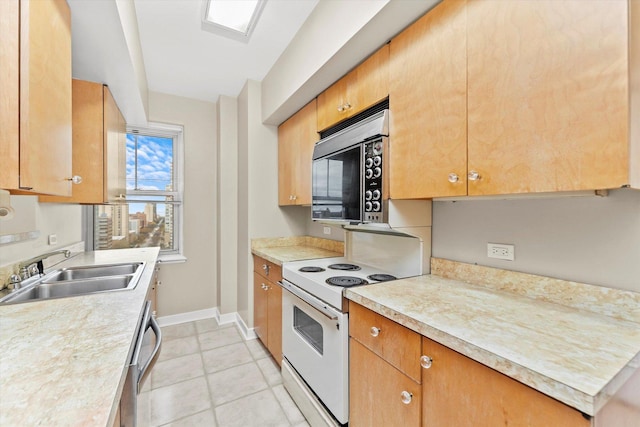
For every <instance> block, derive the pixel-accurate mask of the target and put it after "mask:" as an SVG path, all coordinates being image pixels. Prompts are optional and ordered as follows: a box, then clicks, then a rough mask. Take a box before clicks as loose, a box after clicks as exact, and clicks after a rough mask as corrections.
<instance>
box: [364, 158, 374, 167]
mask: <svg viewBox="0 0 640 427" xmlns="http://www.w3.org/2000/svg"><path fill="white" fill-rule="evenodd" d="M373 162H374V160H373V159H372V158H371V157H369V158H368V159H367V160H365V161H364V165H365V166H366V167H368V168H370V167H371V166H373Z"/></svg>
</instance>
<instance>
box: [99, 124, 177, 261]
mask: <svg viewBox="0 0 640 427" xmlns="http://www.w3.org/2000/svg"><path fill="white" fill-rule="evenodd" d="M181 150H182V128H181V127H177V126H169V125H159V124H155V125H153V126H151V127H149V128H129V129H127V144H126V164H127V177H126V183H127V192H126V202H125V203H122V204H113V205H100V206H95V207H94V208H93V248H94V250H100V249H122V248H139V247H149V246H159V247H160V254H161V256H162V257H163V259H168V260H170V258H171V256H175V255H180V254H181V252H182V251H181V249H182V245H181V239H180V237H181V224H182V222H181V217H182V190H183V188H182V174H181V172H182V166H181V163H180V160H181Z"/></svg>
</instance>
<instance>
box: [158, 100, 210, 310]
mask: <svg viewBox="0 0 640 427" xmlns="http://www.w3.org/2000/svg"><path fill="white" fill-rule="evenodd" d="M149 120H150V121H153V122H161V123H169V124H177V125H182V126H183V127H184V164H185V168H184V188H185V190H184V217H183V227H184V236H183V237H184V238H183V241H184V255H185V256H186V257H187V261H186V262H184V263H176V264H163V265H162V266H161V272H160V278H161V280H162V285H161V286H160V288H159V289H158V312H159V315H160V316H168V315H173V314H179V313H185V312H190V311H196V310H203V309H211V308H213V307H215V306H216V305H217V303H218V302H217V300H216V276H217V271H216V262H215V261H216V256H217V255H216V238H217V236H216V225H215V221H216V215H215V213H216V163H217V158H216V156H217V149H216V105H215V104H212V103H209V102H204V101H196V100H193V99H187V98H182V97H178V96H173V95H166V94H161V93H156V92H150V93H149Z"/></svg>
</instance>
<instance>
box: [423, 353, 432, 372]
mask: <svg viewBox="0 0 640 427" xmlns="http://www.w3.org/2000/svg"><path fill="white" fill-rule="evenodd" d="M432 364H433V359H432V358H430V357H429V356H420V366H422V367H423V368H424V369H429V368H430V367H431V365H432Z"/></svg>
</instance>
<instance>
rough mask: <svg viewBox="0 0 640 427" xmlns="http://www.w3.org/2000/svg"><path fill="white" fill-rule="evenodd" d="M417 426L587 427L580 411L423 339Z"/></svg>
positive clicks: (587, 422) (588, 422) (587, 423)
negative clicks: (424, 364)
mask: <svg viewBox="0 0 640 427" xmlns="http://www.w3.org/2000/svg"><path fill="white" fill-rule="evenodd" d="M422 352H423V353H424V354H425V355H426V356H429V357H430V358H431V359H432V363H431V367H430V368H429V369H424V370H423V374H422V425H423V426H429V427H451V426H456V427H495V426H531V427H533V426H539V427H547V426H562V427H589V426H590V425H591V422H590V421H589V420H587V419H585V418H584V417H583V416H582V413H581V412H580V411H578V410H576V409H574V408H571V407H569V406H567V405H565V404H563V403H561V402H559V401H557V400H554V399H552V398H551V397H549V396H546V395H545V394H543V393H540V392H539V391H537V390H534V389H532V388H530V387H527V386H526V385H524V384H522V383H520V382H518V381H515V380H513V379H511V378H509V377H507V376H506V375H503V374H501V373H499V372H497V371H494V370H493V369H491V368H488V367H487V366H484V365H482V364H481V363H478V362H476V361H474V360H472V359H470V358H468V357H466V356H463V355H462V354H460V353H456V352H455V351H453V350H451V349H449V348H447V347H445V346H443V345H440V344H438V343H436V342H435V341H432V340H430V339H428V338H423V340H422Z"/></svg>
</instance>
